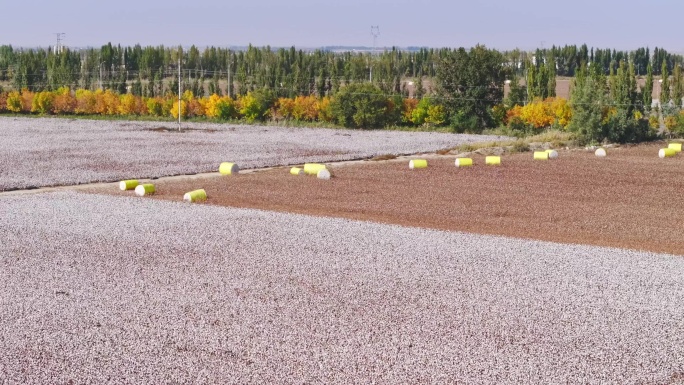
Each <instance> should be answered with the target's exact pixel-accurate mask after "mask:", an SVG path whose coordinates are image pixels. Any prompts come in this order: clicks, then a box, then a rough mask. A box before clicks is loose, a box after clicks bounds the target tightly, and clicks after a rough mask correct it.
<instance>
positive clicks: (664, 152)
mask: <svg viewBox="0 0 684 385" xmlns="http://www.w3.org/2000/svg"><path fill="white" fill-rule="evenodd" d="M675 155H677V151H675V150H673V149H671V148H661V149H660V151H658V157H659V158H660V159H663V158H669V157H671V156H675Z"/></svg>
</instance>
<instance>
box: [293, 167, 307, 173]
mask: <svg viewBox="0 0 684 385" xmlns="http://www.w3.org/2000/svg"><path fill="white" fill-rule="evenodd" d="M290 174H292V175H304V169H302V168H301V167H292V168H291V169H290Z"/></svg>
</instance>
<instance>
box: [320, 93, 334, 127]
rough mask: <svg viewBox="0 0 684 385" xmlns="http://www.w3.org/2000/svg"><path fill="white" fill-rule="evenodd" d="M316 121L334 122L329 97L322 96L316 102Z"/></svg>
mask: <svg viewBox="0 0 684 385" xmlns="http://www.w3.org/2000/svg"><path fill="white" fill-rule="evenodd" d="M318 120H319V121H321V122H332V121H333V120H334V117H333V113H332V108H331V107H330V97H328V96H324V97H323V98H322V99H321V100H320V101H319V102H318Z"/></svg>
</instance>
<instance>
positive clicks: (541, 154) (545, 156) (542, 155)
mask: <svg viewBox="0 0 684 385" xmlns="http://www.w3.org/2000/svg"><path fill="white" fill-rule="evenodd" d="M534 160H549V153H548V152H546V151H535V152H534Z"/></svg>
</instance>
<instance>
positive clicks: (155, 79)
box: [0, 43, 683, 97]
mask: <svg viewBox="0 0 684 385" xmlns="http://www.w3.org/2000/svg"><path fill="white" fill-rule="evenodd" d="M455 51H457V49H451V48H419V49H415V50H412V51H404V50H400V49H398V48H396V47H392V48H390V49H383V50H379V51H377V52H369V51H367V52H355V51H344V52H334V51H329V50H313V51H305V50H301V49H296V48H295V47H290V48H277V49H275V48H271V47H269V46H266V47H254V46H251V45H250V46H248V47H246V48H245V49H242V50H236V49H229V48H217V47H207V48H204V49H202V50H200V49H199V48H197V47H196V46H194V45H193V46H191V47H189V48H184V47H165V46H163V45H160V46H146V47H142V46H140V45H135V46H133V47H130V46H127V47H122V46H120V45H112V44H111V43H108V44H106V45H103V46H102V47H100V48H88V49H83V50H72V49H69V48H66V47H64V48H62V49H60V50H58V51H57V52H56V50H54V49H50V48H47V49H45V48H35V49H15V48H13V47H12V46H11V45H3V46H0V82H5V83H6V84H9V87H11V88H12V89H15V90H21V89H24V88H26V89H28V90H30V91H34V92H36V91H44V90H48V91H50V90H56V89H58V88H60V87H65V86H66V87H71V88H81V89H90V90H95V89H98V88H99V89H103V90H106V89H111V90H117V91H119V92H126V91H127V89H128V87H129V86H130V87H135V89H132V90H131V91H132V92H134V93H136V94H140V95H144V96H158V95H163V94H164V93H165V92H174V90H175V89H176V88H177V86H178V84H177V83H174V82H173V80H171V81H170V79H172V78H174V77H175V75H176V74H177V73H178V59H180V61H181V68H182V71H183V72H182V74H183V77H182V79H181V81H182V82H183V83H184V84H183V86H184V89H191V90H193V91H194V92H195V94H203V93H206V94H212V93H219V94H221V93H224V94H227V95H229V96H230V95H233V96H234V95H244V94H246V93H247V92H249V91H254V90H256V89H264V88H265V89H270V90H273V91H274V92H276V93H277V94H278V95H279V96H283V97H295V96H299V95H302V96H308V95H318V96H325V95H331V94H334V93H336V92H337V91H338V90H339V88H340V85H343V84H351V83H356V82H365V81H372V82H373V83H374V84H376V85H377V86H378V87H380V89H382V90H383V91H384V92H387V93H394V94H403V95H405V96H406V95H407V94H408V90H407V87H406V81H405V80H406V79H412V81H413V82H414V83H416V84H415V86H416V87H415V88H416V89H417V93H418V97H420V96H422V93H423V92H425V88H424V87H423V82H425V81H427V82H430V81H431V80H432V79H433V78H434V77H435V76H436V74H437V66H438V65H439V63H441V62H442V61H443V60H445V59H446V58H448V57H449V55H451V54H452V53H453V52H455ZM500 53H501V55H502V56H503V62H502V63H501V64H502V65H503V66H507V67H509V68H510V69H511V70H512V74H513V75H517V76H521V77H527V76H528V75H529V72H530V70H531V69H532V70H538V69H540V64H544V63H547V64H550V63H553V66H552V67H553V72H554V73H555V75H558V76H569V77H574V76H575V75H576V73H577V71H578V69H579V68H581V66H582V65H583V64H587V65H589V66H594V67H595V68H598V69H599V70H600V71H601V72H602V73H603V74H605V75H608V74H609V72H610V68H611V66H612V67H615V66H617V65H618V64H619V63H620V62H623V61H624V62H629V63H632V64H633V65H634V68H635V73H636V75H637V76H639V75H645V74H646V72H647V67H648V66H649V65H650V66H651V68H652V69H653V74H654V75H656V76H659V75H661V69H662V68H666V69H667V70H668V71H669V73H672V71H673V70H674V68H675V66H676V65H677V64H680V65H681V64H682V63H683V58H682V56H680V55H675V54H671V53H669V52H667V51H666V50H665V49H662V48H657V47H656V48H655V49H653V52H652V53H651V51H650V49H649V48H638V49H636V50H633V51H620V50H615V49H600V48H593V47H592V48H589V47H587V46H586V45H581V46H579V47H578V46H576V45H566V46H563V47H560V46H558V47H556V46H552V47H551V48H545V49H537V50H536V51H534V52H526V51H521V50H518V49H515V50H511V51H503V52H500ZM663 65H664V67H663ZM547 69H548V68H547ZM544 70H545V69H544V68H542V71H544ZM550 75H551V74H550V73H549V72H547V73H546V76H550ZM219 84H221V85H222V86H219ZM535 87H548V84H544V85H543V86H542V85H537V86H535Z"/></svg>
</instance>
